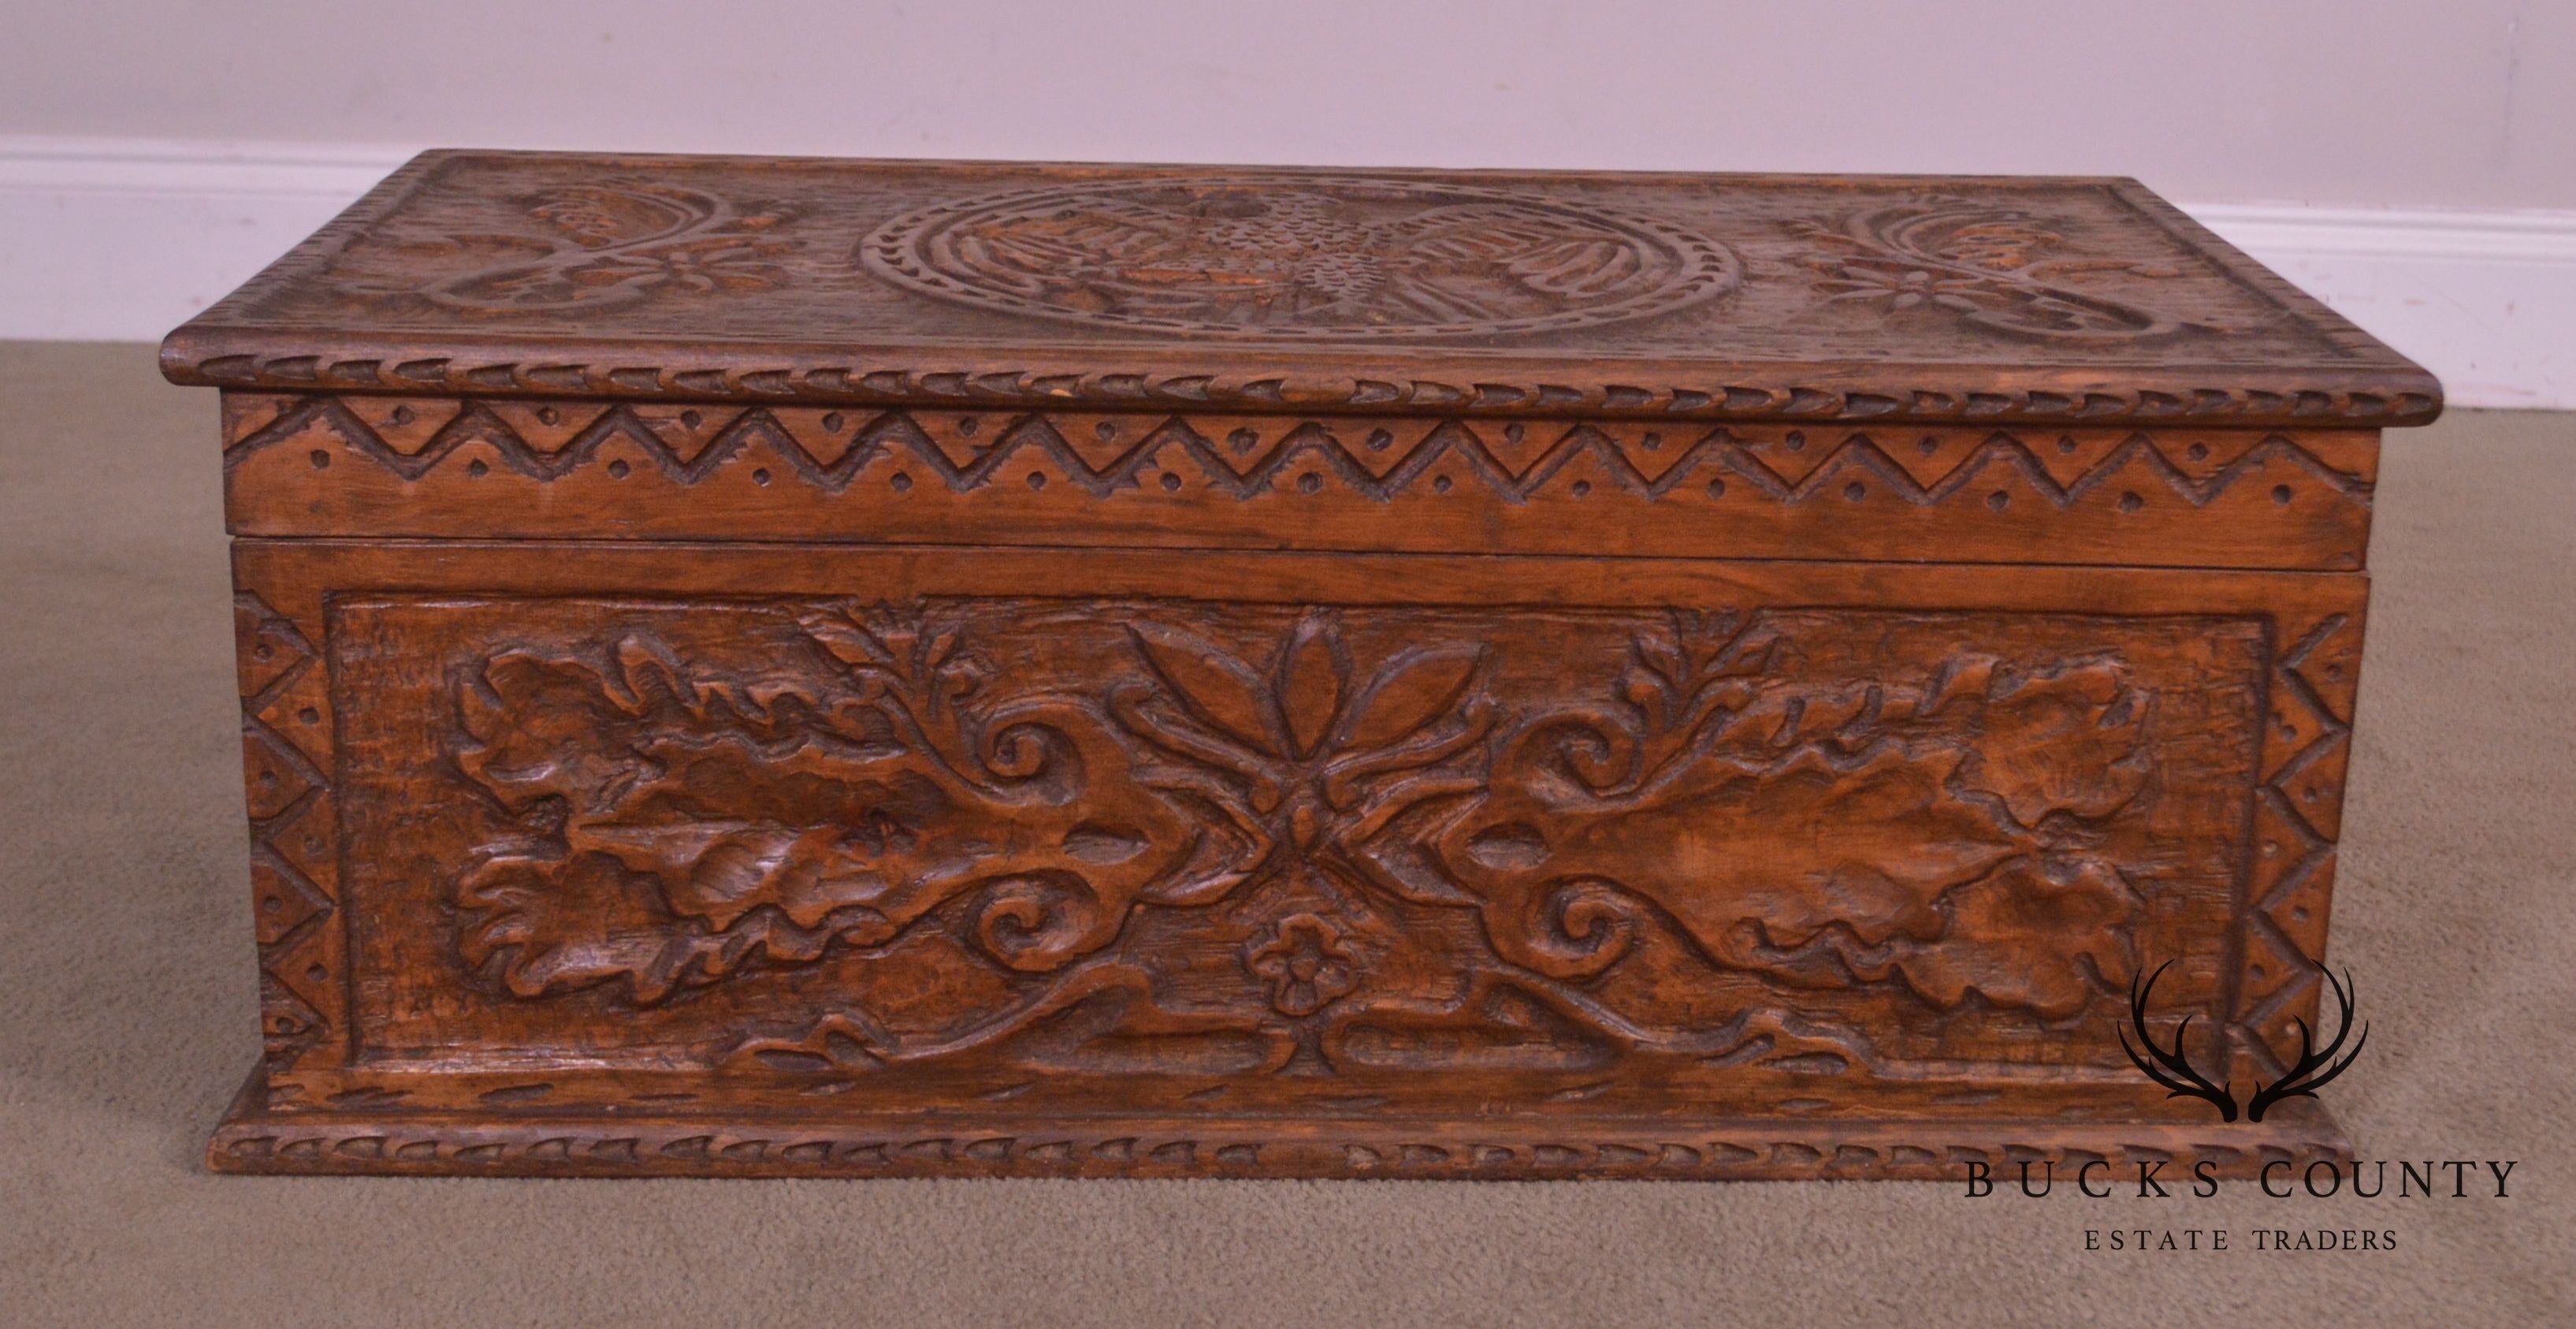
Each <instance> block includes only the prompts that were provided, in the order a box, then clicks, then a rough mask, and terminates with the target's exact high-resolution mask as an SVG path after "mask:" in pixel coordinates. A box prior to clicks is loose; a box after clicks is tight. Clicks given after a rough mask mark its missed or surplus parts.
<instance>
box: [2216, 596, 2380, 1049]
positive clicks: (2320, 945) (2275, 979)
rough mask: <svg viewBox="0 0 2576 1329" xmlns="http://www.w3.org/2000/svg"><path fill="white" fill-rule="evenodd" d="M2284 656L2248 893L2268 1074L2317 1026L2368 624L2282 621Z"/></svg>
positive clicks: (2255, 994) (2277, 668) (2242, 992)
mask: <svg viewBox="0 0 2576 1329" xmlns="http://www.w3.org/2000/svg"><path fill="white" fill-rule="evenodd" d="M2274 632H2275V633H2276V634H2277V649H2278V653H2277V654H2276V655H2275V657H2274V660H2273V666H2272V674H2271V682H2270V689H2269V692H2270V708H2269V710H2268V711H2267V713H2266V714H2265V717H2264V735H2263V752H2262V757H2261V761H2262V767H2261V771H2260V778H2259V783H2258V785H2257V787H2256V789H2255V792H2254V841H2253V854H2254V860H2253V871H2252V873H2251V874H2250V876H2249V879H2248V881H2247V883H2246V889H2245V902H2244V911H2243V928H2244V938H2243V941H2244V955H2243V966H2242V969H2241V970H2240V972H2239V975H2238V978H2237V984H2236V991H2237V999H2236V1003H2235V1006H2236V1010H2237V1012H2238V1014H2237V1017H2236V1019H2237V1024H2238V1026H2239V1027H2240V1028H2241V1029H2242V1030H2243V1031H2244V1032H2245V1034H2246V1035H2247V1037H2246V1038H2245V1039H2244V1044H2245V1051H2246V1052H2247V1053H2248V1054H2249V1055H2250V1056H2251V1057H2252V1058H2253V1059H2254V1060H2255V1062H2256V1063H2257V1065H2258V1067H2259V1069H2260V1071H2261V1072H2262V1073H2264V1074H2277V1073H2278V1072H2279V1071H2280V1069H2281V1066H2282V1062H2281V1059H2280V1052H2281V1050H2282V1049H2284V1048H2295V1047H2296V1045H2297V1039H2296V1034H2295V1028H2294V1025H2293V1022H2294V1021H2306V1022H2308V1023H2310V1024H2311V1025H2313V1024H2314V1022H2315V1020H2316V1018H2317V1017H2316V1008H2317V996H2318V992H2319V989H2320V987H2321V982H2320V979H2319V975H2320V974H2321V973H2322V972H2323V971H2322V969H2321V968H2320V966H2321V965H2322V964H2323V963H2324V960H2325V942H2326V918H2327V911H2328V907H2329V906H2330V905H2331V903H2332V900H2333V893H2334V860H2335V841H2336V838H2337V836H2338V835H2339V834H2340V833H2341V830H2342V826H2343V797H2344V775H2345V770H2346V768H2347V766H2348V764H2349V762H2350V760H2351V756H2352V714H2353V712H2352V707H2353V700H2354V698H2355V696H2356V693H2357V688H2358V685H2359V682H2360V679H2359V671H2360V665H2361V618H2360V616H2359V615H2358V614H2329V615H2326V616H2324V617H2322V618H2319V619H2315V620H2312V621H2305V622H2301V621H2281V622H2277V623H2275V625H2274Z"/></svg>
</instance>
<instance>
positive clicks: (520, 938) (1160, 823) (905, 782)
mask: <svg viewBox="0 0 2576 1329" xmlns="http://www.w3.org/2000/svg"><path fill="white" fill-rule="evenodd" d="M953 647H954V643H953V640H947V639H943V638H942V637H940V636H939V635H937V634H932V635H928V636H924V637H921V638H919V639H918V641H917V642H915V643H911V644H909V645H907V647H906V650H907V653H908V655H909V658H911V659H913V660H914V661H915V662H917V663H922V664H924V666H925V668H926V669H927V672H928V673H929V674H930V676H931V678H932V680H933V682H934V683H935V684H936V687H937V690H933V691H921V690H916V689H908V688H900V687H887V688H883V689H881V690H879V691H878V692H876V693H874V694H873V695H871V696H869V697H868V698H867V699H866V700H861V699H857V698H851V697H836V696H833V695H832V694H831V692H830V689H831V688H832V686H833V685H834V683H835V680H834V679H833V678H832V677H830V676H828V675H826V676H823V677H815V678H802V679H794V680H784V679H768V680H759V681H753V682H744V681H740V680H735V681H730V682H707V681H703V680H695V679H692V678H691V677H690V671H688V670H686V669H684V668H683V667H682V666H680V665H679V664H677V663H676V662H675V661H674V660H673V659H672V658H671V657H670V656H669V655H668V653H667V652H665V651H663V650H662V649H661V648H659V647H657V646H652V645H650V644H647V643H643V642H641V641H640V640H637V639H629V640H628V641H627V642H625V643H623V644H621V646H620V648H619V651H618V661H619V663H618V665H617V666H615V667H612V668H610V669H607V670H602V669H601V668H599V667H597V666H595V665H593V664H592V663H590V662H588V661H586V660H582V659H579V658H573V657H559V658H546V657H538V656H534V655H530V654H528V653H524V652H505V653H503V654H502V655H501V656H499V657H496V658H495V659H494V660H492V661H491V662H490V663H489V664H488V665H487V667H486V668H485V670H484V671H483V673H482V675H481V677H480V678H478V679H475V680H471V681H469V682H468V683H467V684H465V685H464V686H463V688H462V689H461V692H462V696H461V698H460V713H461V718H462V721H463V724H464V727H465V730H466V733H467V736H468V738H469V739H470V740H471V741H470V743H469V744H468V745H467V746H466V747H465V748H464V749H463V750H462V751H461V752H460V754H459V758H458V761H459V765H460V767H461V768H462V769H464V770H465V771H466V773H467V774H468V776H469V777H470V778H473V779H475V780H476V781H477V782H478V783H481V784H483V785H484V786H485V787H487V788H489V789H491V790H492V791H493V792H494V793H495V794H496V795H499V796H500V797H501V798H502V799H503V800H504V801H505V803H508V804H509V805H510V806H512V807H516V808H521V809H525V810H526V811H527V812H528V815H529V816H530V817H531V818H532V819H534V820H536V822H537V824H539V825H543V826H549V827H550V828H551V830H550V834H549V836H548V838H547V842H546V844H545V847H544V848H543V849H542V850H538V851H532V852H518V851H513V852H510V853H506V854H502V855H499V856H496V857H495V858H493V859H491V860H490V861H487V862H485V863H483V864H481V865H479V866H478V867H476V868H475V869H473V870H471V871H469V872H468V873H467V874H466V875H465V876H464V878H462V879H461V880H460V883H459V887H458V894H459V899H460V902H461V903H464V904H465V905H467V906H468V908H469V909H470V910H474V911H476V916H475V917H474V919H473V920H472V921H471V922H469V924H468V926H467V930H466V935H465V938H464V948H465V951H466V953H467V958H468V960H469V962H470V963H474V964H477V965H483V964H486V963H493V962H498V963H499V964H500V965H501V967H502V969H503V971H504V977H505V981H507V982H508V983H509V984H510V985H511V986H512V988H513V990H520V989H522V988H523V987H525V986H526V985H528V984H531V983H533V984H535V985H536V987H537V988H538V990H543V989H544V988H546V987H548V986H551V985H556V984H569V985H581V984H584V983H588V982H596V981H604V980H606V979H610V978H616V977H621V976H622V977H625V978H627V979H628V980H629V981H630V984H631V988H632V993H633V995H634V997H635V999H636V1000H638V1001H646V1002H649V1001H655V1000H660V999H661V998H662V997H664V996H666V995H668V993H669V991H670V990H671V987H672V985H673V984H675V983H688V982H706V981H712V980H713V979H714V978H716V977H719V976H721V975H722V974H724V973H726V972H729V971H731V970H732V969H734V968H736V967H738V966H740V965H741V964H743V963H746V962H748V961H749V960H751V959H754V958H757V957H766V958H767V959H768V960H770V961H773V962H799V963H801V962H808V961H812V960H814V959H817V958H819V957H820V956H822V955H823V954H824V953H825V951H826V950H827V949H828V947H829V946H831V945H832V944H834V943H840V944H844V945H852V946H874V945H880V944H884V943H887V942H889V941H891V940H892V939H893V938H894V937H895V936H896V935H897V934H898V933H900V932H902V931H903V930H904V929H906V928H909V927H911V926H913V925H915V924H917V923H919V922H921V921H922V920H924V919H926V918H928V917H929V916H930V915H931V914H933V913H934V911H940V910H943V909H946V908H948V907H949V906H950V905H951V903H952V902H959V904H958V906H957V907H958V908H960V909H961V910H962V911H963V912H962V917H961V918H960V923H961V924H962V928H963V931H964V934H965V935H966V936H967V937H968V938H970V939H971V940H973V941H974V942H975V943H976V944H977V945H978V946H980V948H981V949H982V950H983V951H984V953H985V954H987V955H988V956H990V957H991V958H992V959H994V960H996V961H998V962H999V963H1001V964H1003V965H1005V966H1007V967H1009V968H1012V969H1017V970H1023V971H1045V970H1050V969H1054V968H1058V967H1060V966H1062V965H1064V964H1066V963H1068V962H1069V961H1071V960H1072V959H1074V958H1075V957H1077V956H1079V955H1082V954H1085V953H1087V952H1089V951H1092V950H1095V949H1097V948H1098V947H1100V946H1102V945H1105V944H1106V943H1107V942H1108V941H1109V940H1110V939H1111V938H1112V937H1114V936H1115V935H1116V933H1117V930H1118V928H1119V926H1120V925H1121V923H1122V922H1123V919H1124V917H1125V914H1126V911H1127V909H1128V908H1129V907H1130V906H1131V905H1132V904H1133V903H1135V902H1136V901H1138V900H1140V899H1147V898H1178V899H1186V898H1194V897H1195V896H1197V895H1200V894H1203V893H1204V892H1206V891H1207V890H1210V889H1218V890H1221V889H1223V887H1224V886H1226V885H1229V884H1230V883H1231V882H1232V881H1234V880H1238V879H1239V878H1240V875H1241V873H1242V871H1243V870H1245V868H1246V867H1247V866H1248V864H1247V863H1246V862H1244V861H1243V859H1242V857H1241V855H1242V852H1243V850H1244V848H1245V846H1244V845H1243V844H1242V843H1241V842H1240V841H1235V840H1229V839H1227V838H1226V837H1224V836H1223V835H1221V834H1219V833H1218V832H1216V831H1215V830H1211V829H1207V828H1203V827H1202V826H1201V825H1200V824H1199V823H1198V822H1197V821H1196V820H1195V819H1193V818H1191V817H1189V816H1187V815H1185V814H1184V813H1183V812H1182V811H1181V810H1180V809H1179V808H1177V807H1175V806H1174V805H1172V804H1171V803H1170V802H1169V801H1167V800H1165V799H1164V798H1162V797H1160V796H1159V795H1157V794H1156V793H1154V792H1153V791H1152V790H1151V789H1150V788H1149V787H1148V786H1147V785H1146V784H1145V783H1144V782H1143V781H1142V780H1140V779H1138V778H1137V777H1136V776H1135V774H1134V772H1133V771H1132V770H1131V769H1130V766H1129V758H1128V756H1127V754H1126V752H1125V750H1124V749H1123V748H1122V747H1121V746H1120V745H1119V743H1117V742H1116V741H1115V740H1114V739H1113V738H1111V737H1110V736H1109V735H1108V733H1107V732H1106V731H1105V730H1104V729H1103V728H1102V727H1101V724H1100V720H1099V717H1098V716H1097V715H1096V714H1095V713H1093V712H1090V711H1088V710H1086V709H1084V708H1082V707H1081V706H1079V705H1078V704H1076V703H1073V702H1071V701H1066V700H1049V699H1031V700H1029V701H1025V702H1021V703H1017V704H1014V705H1009V706H997V707H992V708H988V709H985V710H982V711H979V712H977V713H975V714H973V715H968V714H965V713H963V712H961V711H960V710H959V709H958V708H957V707H956V706H955V705H954V702H955V700H956V698H957V697H958V696H960V695H962V692H961V689H960V677H961V676H960V674H959V673H958V672H957V671H956V670H955V669H953V668H950V666H952V665H954V664H955V663H956V662H957V661H956V658H955V652H954V650H953ZM897 681H898V682H900V679H898V680H897ZM931 698H938V699H939V705H938V706H937V707H935V708H934V707H933V706H932V705H931V703H930V700H929V699H931ZM932 709H937V710H938V711H939V716H938V717H936V718H933V717H930V716H929V715H928V714H927V712H928V711H929V710H932ZM557 800H559V802H560V806H561V811H560V813H559V814H557V815H554V816H548V815H546V814H545V812H544V807H545V806H546V805H547V804H549V803H550V802H553V801H557ZM637 882H645V883H650V884H651V887H652V889H651V890H650V891H649V892H646V893H645V897H646V898H647V899H648V901H649V903H648V904H637V903H635V901H636V899H637V898H638V897H637V893H636V890H635V883H637ZM1211 883H1213V886H1212V885H1211ZM615 901H625V902H626V905H625V906H623V907H621V908H616V909H612V908H609V905H610V904H611V903H613V902H615ZM636 909H643V910H644V911H645V912H644V914H643V915H641V916H639V915H637V914H636V912H635V910H636ZM602 918H617V919H620V920H621V923H620V928H619V930H618V931H617V932H616V933H615V934H613V935H606V936H603V935H600V934H599V926H600V924H599V920H600V919H602Z"/></svg>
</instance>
